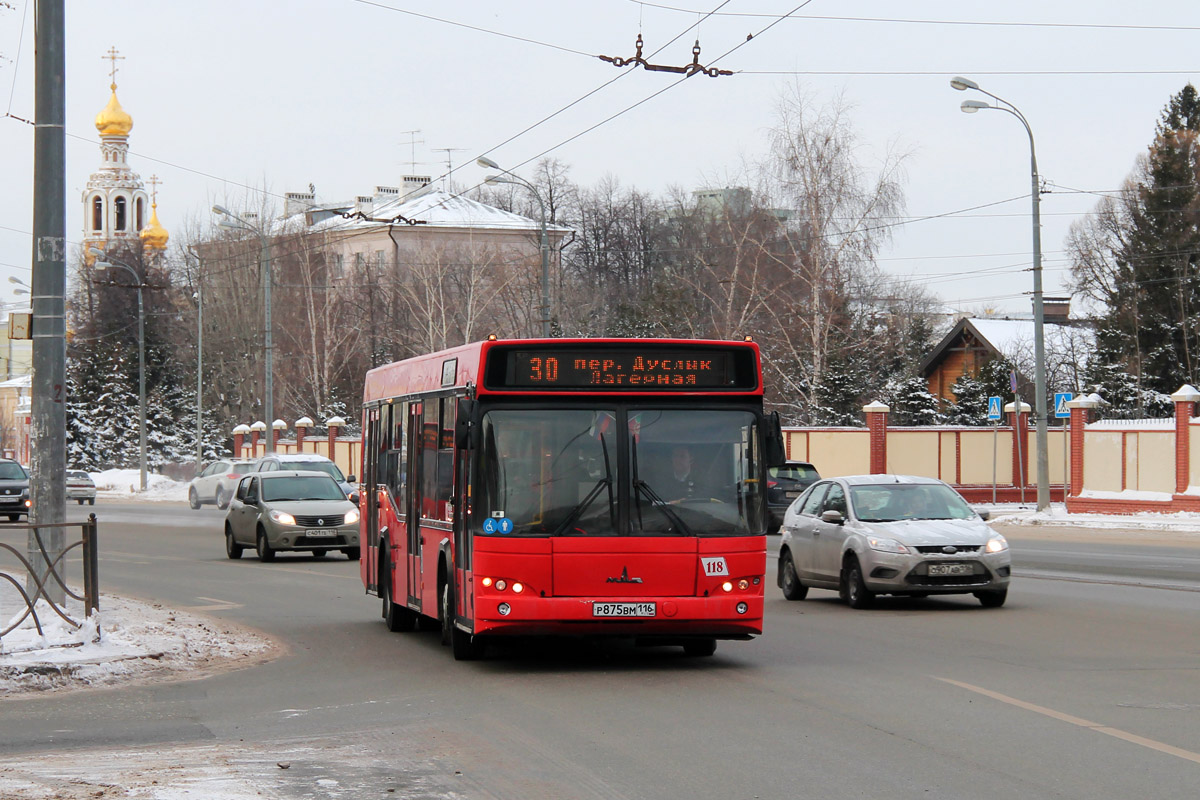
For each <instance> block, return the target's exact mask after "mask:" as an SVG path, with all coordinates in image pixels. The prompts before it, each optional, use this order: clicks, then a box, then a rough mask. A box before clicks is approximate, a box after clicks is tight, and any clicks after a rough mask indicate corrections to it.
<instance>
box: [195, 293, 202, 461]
mask: <svg viewBox="0 0 1200 800" xmlns="http://www.w3.org/2000/svg"><path fill="white" fill-rule="evenodd" d="M203 397H204V284H203V283H201V281H200V276H199V273H197V275H196V474H197V475H199V474H200V470H201V469H202V468H203V467H204V424H203V416H202V414H201V407H202V403H203Z"/></svg>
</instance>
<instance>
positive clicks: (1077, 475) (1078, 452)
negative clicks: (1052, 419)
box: [1067, 396, 1097, 497]
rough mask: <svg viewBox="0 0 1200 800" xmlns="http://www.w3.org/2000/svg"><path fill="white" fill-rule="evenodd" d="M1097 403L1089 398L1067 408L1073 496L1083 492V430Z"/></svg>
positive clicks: (1079, 400)
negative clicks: (1069, 423)
mask: <svg viewBox="0 0 1200 800" xmlns="http://www.w3.org/2000/svg"><path fill="white" fill-rule="evenodd" d="M1096 405H1097V404H1096V401H1095V400H1092V399H1091V398H1089V397H1086V396H1084V397H1082V398H1080V399H1078V400H1071V401H1069V402H1068V403H1067V408H1069V409H1070V410H1071V443H1070V448H1071V451H1070V452H1071V496H1072V497H1078V496H1079V495H1080V493H1081V492H1082V491H1083V430H1084V428H1085V427H1087V424H1088V412H1089V411H1091V410H1092V409H1093V408H1095V407H1096Z"/></svg>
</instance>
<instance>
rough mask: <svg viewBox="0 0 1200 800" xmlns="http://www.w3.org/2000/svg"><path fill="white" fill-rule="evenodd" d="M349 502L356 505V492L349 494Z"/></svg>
mask: <svg viewBox="0 0 1200 800" xmlns="http://www.w3.org/2000/svg"><path fill="white" fill-rule="evenodd" d="M350 502H351V503H354V505H358V492H351V493H350Z"/></svg>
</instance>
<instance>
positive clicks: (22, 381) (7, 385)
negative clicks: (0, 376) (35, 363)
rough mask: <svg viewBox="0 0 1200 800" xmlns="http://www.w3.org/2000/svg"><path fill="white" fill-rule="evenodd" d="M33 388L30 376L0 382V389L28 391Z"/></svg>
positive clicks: (20, 376)
mask: <svg viewBox="0 0 1200 800" xmlns="http://www.w3.org/2000/svg"><path fill="white" fill-rule="evenodd" d="M31 386H33V376H32V375H18V376H17V377H15V378H9V379H8V380H6V381H0V389H28V388H30V387H31Z"/></svg>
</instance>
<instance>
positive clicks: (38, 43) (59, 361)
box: [28, 0, 67, 603]
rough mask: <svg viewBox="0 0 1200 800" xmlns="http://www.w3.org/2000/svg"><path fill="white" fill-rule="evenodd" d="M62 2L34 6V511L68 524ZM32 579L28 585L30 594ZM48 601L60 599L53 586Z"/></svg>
mask: <svg viewBox="0 0 1200 800" xmlns="http://www.w3.org/2000/svg"><path fill="white" fill-rule="evenodd" d="M63 7H64V2H63V0H41V2H38V3H37V4H36V11H35V14H36V17H35V19H36V25H35V28H36V33H35V47H36V54H35V57H34V61H35V67H34V76H35V77H34V84H35V94H36V100H35V111H34V133H33V278H32V281H31V287H32V289H33V292H32V298H31V299H32V300H33V304H32V305H33V331H32V333H33V390H32V395H33V397H32V412H33V414H32V416H33V435H32V439H33V441H32V444H33V452H32V454H31V458H30V466H31V472H32V475H31V479H30V484H29V488H30V499H31V500H32V504H33V506H32V508H31V510H30V513H31V515H32V519H33V521H34V522H35V523H37V524H47V523H60V522H64V521H65V520H66V516H67V514H66V511H67V509H66V505H67V501H66V485H65V482H64V481H65V472H66V460H67V447H66V430H67V414H66V397H65V395H66V383H67V380H66V365H67V337H66V323H65V319H64V315H63V310H64V300H63V297H64V294H65V290H66V273H67V259H66V237H67V231H66V219H65V217H64V213H63V209H64V207H65V205H66V146H65V142H66V139H65V130H64V124H65V122H66V86H65V83H66V69H65V64H66V52H65V51H66V43H65V36H64V11H63ZM42 541H43V543H44V544H45V545H46V553H47V555H48V556H49V557H50V559H51V561H53V560H54V559H55V558H57V557H58V555H59V554H60V553H62V550H63V530H62V528H47V529H45V535H44V537H43V539H42ZM28 550H29V563H30V564H31V565H32V567H33V569H34V570H35V571H36V572H37V574H38V575H41V574H42V573H44V572H45V571H46V569H47V567H48V565H47V564H46V563H45V560H44V559H43V558H42V555H41V552H40V548H39V547H38V545H37V540H36V537H35V535H34V530H30V532H29V541H28ZM32 578H33V576H30V588H31V590H32ZM46 594H47V596H48V597H49V598H50V599H51V600H53V601H54V602H56V603H61V602H63V600H64V599H65V598H64V592H63V589H62V587H61V586H59V585H58V584H57V582H55V581H48V582H47V584H46Z"/></svg>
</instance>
